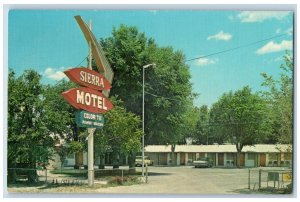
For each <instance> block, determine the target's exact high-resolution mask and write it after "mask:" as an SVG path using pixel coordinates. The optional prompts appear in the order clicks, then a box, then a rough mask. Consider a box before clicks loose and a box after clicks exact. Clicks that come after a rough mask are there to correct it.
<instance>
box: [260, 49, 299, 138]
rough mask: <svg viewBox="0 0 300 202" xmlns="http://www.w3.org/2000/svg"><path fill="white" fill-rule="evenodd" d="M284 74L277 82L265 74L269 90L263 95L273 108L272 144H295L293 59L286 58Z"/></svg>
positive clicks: (288, 56) (283, 65) (282, 66)
mask: <svg viewBox="0 0 300 202" xmlns="http://www.w3.org/2000/svg"><path fill="white" fill-rule="evenodd" d="M280 68H281V70H282V74H281V76H280V79H278V80H275V79H274V78H273V77H272V76H270V75H268V74H266V73H263V74H262V76H263V77H264V79H265V81H264V82H263V84H262V85H263V86H265V87H267V88H268V90H267V91H265V92H263V95H264V96H265V98H266V99H267V101H268V104H269V105H270V106H271V107H272V113H271V115H272V120H273V123H272V127H273V132H272V136H270V138H269V139H270V140H269V141H271V142H272V143H277V142H279V143H284V144H292V142H293V70H294V63H293V57H292V56H291V55H290V54H288V53H287V54H286V55H285V56H284V64H282V65H281V66H280Z"/></svg>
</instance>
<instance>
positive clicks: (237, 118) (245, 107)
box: [209, 87, 271, 167]
mask: <svg viewBox="0 0 300 202" xmlns="http://www.w3.org/2000/svg"><path fill="white" fill-rule="evenodd" d="M269 113H270V112H269V108H268V106H267V103H266V101H265V100H264V99H262V98H261V97H260V96H259V95H258V94H253V93H252V92H251V89H250V88H249V87H244V88H243V89H241V90H238V91H236V92H235V93H232V92H229V93H225V94H224V95H223V96H222V97H221V98H220V99H219V100H218V101H217V102H216V103H214V104H213V106H212V108H211V110H210V119H209V120H210V127H211V129H212V133H213V134H216V136H217V138H218V137H219V138H220V137H221V138H222V139H223V141H224V142H225V141H228V142H231V143H234V144H235V145H236V149H237V164H236V165H237V166H238V167H239V165H240V161H239V159H240V153H241V151H242V149H243V146H245V145H253V144H257V143H261V142H263V141H264V140H265V137H266V135H268V134H269V133H270V130H271V127H270V118H269Z"/></svg>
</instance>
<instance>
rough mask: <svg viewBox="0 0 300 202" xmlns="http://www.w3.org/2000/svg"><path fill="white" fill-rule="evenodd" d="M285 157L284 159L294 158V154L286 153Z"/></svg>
mask: <svg viewBox="0 0 300 202" xmlns="http://www.w3.org/2000/svg"><path fill="white" fill-rule="evenodd" d="M283 158H284V160H292V154H291V153H285V154H284V157H283Z"/></svg>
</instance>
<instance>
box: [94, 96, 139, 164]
mask: <svg viewBox="0 0 300 202" xmlns="http://www.w3.org/2000/svg"><path fill="white" fill-rule="evenodd" d="M112 100H114V99H113V98H112ZM117 103H120V102H116V101H114V108H113V109H112V110H110V111H109V112H107V113H105V114H104V120H105V124H104V127H103V129H101V130H97V132H96V134H95V148H96V149H95V151H96V152H97V153H98V154H99V155H100V156H102V157H103V154H104V153H105V152H107V151H108V150H111V151H112V152H113V166H114V168H117V167H118V166H119V164H120V162H119V157H120V155H129V156H130V157H131V156H134V155H135V153H136V152H138V151H140V149H141V141H140V140H141V137H142V134H143V133H142V131H141V129H140V124H141V120H140V118H139V117H138V116H136V115H135V114H133V113H131V112H126V110H125V109H124V108H123V107H120V106H118V104H117ZM130 159H133V158H130ZM129 167H130V168H133V167H134V161H132V160H131V161H129Z"/></svg>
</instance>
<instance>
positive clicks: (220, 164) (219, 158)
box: [218, 153, 224, 166]
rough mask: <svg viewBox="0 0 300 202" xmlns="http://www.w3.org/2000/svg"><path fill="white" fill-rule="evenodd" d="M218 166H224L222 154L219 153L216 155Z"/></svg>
mask: <svg viewBox="0 0 300 202" xmlns="http://www.w3.org/2000/svg"><path fill="white" fill-rule="evenodd" d="M218 165H219V166H224V153H219V154H218Z"/></svg>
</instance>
